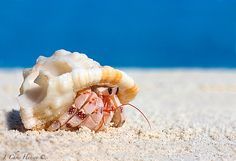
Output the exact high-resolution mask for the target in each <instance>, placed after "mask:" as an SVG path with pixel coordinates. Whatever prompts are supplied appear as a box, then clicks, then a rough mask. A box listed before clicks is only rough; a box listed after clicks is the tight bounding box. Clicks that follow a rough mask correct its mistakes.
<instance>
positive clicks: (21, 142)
mask: <svg viewBox="0 0 236 161" xmlns="http://www.w3.org/2000/svg"><path fill="white" fill-rule="evenodd" d="M125 71H127V73H128V74H129V75H130V76H132V77H133V78H134V80H135V81H136V82H137V84H138V85H139V86H140V93H139V94H138V96H137V97H136V99H135V100H134V101H133V102H132V103H133V104H135V105H136V106H137V107H139V108H140V109H141V110H142V111H143V112H144V113H145V115H146V116H147V117H148V119H149V121H150V123H151V126H152V128H151V129H149V127H148V124H147V122H146V121H145V120H144V119H143V117H142V116H141V115H140V113H138V112H137V111H136V110H134V109H132V108H127V109H126V117H127V119H126V122H125V124H124V126H123V127H121V128H109V129H108V130H107V131H104V132H99V133H94V132H91V131H90V130H88V129H86V128H83V129H81V130H79V131H76V132H67V131H62V130H60V131H57V132H46V131H24V128H23V127H22V124H21V120H20V117H19V106H18V104H17V101H16V96H17V95H18V92H19V90H18V89H19V87H20V84H21V82H22V80H23V78H22V75H21V70H20V69H14V70H13V69H11V70H6V69H4V70H3V69H1V70H0V78H1V80H0V160H49V161H55V160H59V161H60V160H63V161H74V160H75V161H76V160H79V161H93V160H94V161H95V160H98V161H105V160H111V161H112V160H120V161H123V160H134V161H150V160H159V161H164V160H177V161H178V160H179V161H180V160H186V161H191V160H201V161H210V160H232V161H233V160H236V70H223V69H211V70H203V69H188V70H186V69H126V70H125Z"/></svg>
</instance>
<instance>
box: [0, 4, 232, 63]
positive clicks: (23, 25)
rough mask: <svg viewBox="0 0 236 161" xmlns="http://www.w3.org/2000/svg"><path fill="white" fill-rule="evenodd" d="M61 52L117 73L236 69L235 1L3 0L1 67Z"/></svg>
mask: <svg viewBox="0 0 236 161" xmlns="http://www.w3.org/2000/svg"><path fill="white" fill-rule="evenodd" d="M61 48H64V49H67V50H70V51H79V52H83V53H86V54H87V55H88V56H89V57H92V58H94V59H96V60H98V61H99V62H101V64H106V65H112V66H123V67H236V1H235V0H119V1H115V0H113V1H111V0H102V1H95V0H90V1H88V0H70V1H63V0H54V1H53V0H52V1H48V0H40V1H30V0H7V1H0V67H27V66H31V65H32V64H34V62H35V59H36V58H37V57H38V56H39V55H46V56H49V55H51V54H52V52H53V51H55V50H57V49H61Z"/></svg>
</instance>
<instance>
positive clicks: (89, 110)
mask: <svg viewBox="0 0 236 161" xmlns="http://www.w3.org/2000/svg"><path fill="white" fill-rule="evenodd" d="M76 105H77V104H76ZM77 108H78V109H79V108H80V107H77ZM102 108H103V102H102V100H101V99H100V98H99V97H97V95H96V93H94V92H92V93H91V96H90V97H89V100H88V101H87V102H86V103H85V105H84V106H83V107H82V108H80V110H79V111H78V112H77V113H76V114H75V115H74V116H73V117H72V118H71V119H70V120H69V121H68V122H67V123H66V124H65V125H64V126H63V127H62V128H61V129H65V130H70V129H71V128H76V127H78V126H80V125H84V126H86V127H88V128H90V129H91V130H92V129H93V128H95V127H96V126H97V124H99V122H100V121H101V119H102V114H101V111H102Z"/></svg>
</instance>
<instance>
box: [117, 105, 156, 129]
mask: <svg viewBox="0 0 236 161" xmlns="http://www.w3.org/2000/svg"><path fill="white" fill-rule="evenodd" d="M126 105H129V106H130V107H133V108H134V109H136V110H137V111H139V112H140V113H141V115H142V116H143V117H144V118H145V120H146V121H147V123H148V125H149V128H150V129H151V128H152V127H151V124H150V122H149V120H148V119H147V117H146V116H145V115H144V113H143V112H142V111H141V110H140V109H138V108H137V107H136V106H134V105H132V104H131V103H127V104H123V105H121V106H126ZM121 106H119V107H121Z"/></svg>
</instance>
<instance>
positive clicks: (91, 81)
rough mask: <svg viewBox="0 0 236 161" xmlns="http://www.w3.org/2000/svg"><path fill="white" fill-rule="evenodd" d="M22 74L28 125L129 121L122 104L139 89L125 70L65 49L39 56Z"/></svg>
mask: <svg viewBox="0 0 236 161" xmlns="http://www.w3.org/2000/svg"><path fill="white" fill-rule="evenodd" d="M23 76H24V81H23V83H22V85H21V88H20V96H19V97H18V102H19V105H20V115H21V119H22V122H23V124H24V126H25V128H26V129H32V130H41V129H45V130H48V131H55V130H58V129H64V130H77V129H79V128H80V127H81V126H86V127H88V128H89V129H91V130H94V131H100V130H103V129H106V128H107V127H110V126H115V127H120V126H122V125H123V123H124V121H125V117H124V114H123V110H122V108H121V105H125V104H129V102H130V101H132V100H133V99H134V98H135V96H136V95H137V93H138V86H137V85H136V84H135V82H134V80H133V79H132V78H131V77H129V76H128V75H127V74H126V73H125V72H123V71H121V70H118V69H114V68H112V67H109V66H101V65H100V64H99V63H98V62H96V61H94V60H92V59H90V58H88V57H87V56H86V55H85V54H80V53H77V52H74V53H71V52H69V51H66V50H58V51H56V52H55V53H54V54H53V55H52V56H51V57H43V56H40V57H39V58H38V59H37V62H36V64H35V65H34V66H33V67H32V68H30V69H27V70H25V71H24V72H23ZM29 93H30V94H31V95H29ZM32 95H33V96H34V97H32Z"/></svg>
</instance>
